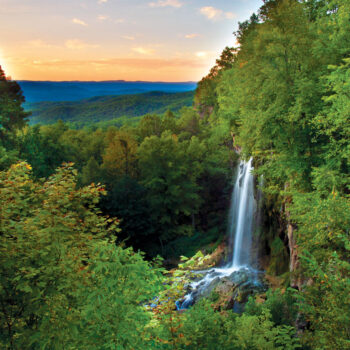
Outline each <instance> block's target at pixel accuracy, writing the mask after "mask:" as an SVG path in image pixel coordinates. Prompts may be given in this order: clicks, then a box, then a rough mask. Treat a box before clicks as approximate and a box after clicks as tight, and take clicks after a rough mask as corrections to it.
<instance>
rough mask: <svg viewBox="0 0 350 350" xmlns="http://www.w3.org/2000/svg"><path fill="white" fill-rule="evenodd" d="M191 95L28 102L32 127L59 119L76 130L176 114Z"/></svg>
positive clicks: (189, 93)
mask: <svg viewBox="0 0 350 350" xmlns="http://www.w3.org/2000/svg"><path fill="white" fill-rule="evenodd" d="M193 97H194V92H193V91H189V92H178V93H167V92H160V91H153V92H147V93H143V94H133V95H122V96H98V97H92V98H89V99H83V100H80V101H63V102H35V103H27V105H26V109H27V110H29V111H31V112H32V115H31V117H30V123H31V124H37V123H40V124H52V123H55V122H57V121H58V120H63V121H65V122H68V123H73V124H75V125H76V126H77V127H82V126H85V125H91V124H94V123H101V122H111V121H113V124H118V120H120V123H121V124H123V123H124V122H125V120H127V119H132V118H135V117H140V116H143V115H145V114H147V113H155V114H163V113H165V112H166V111H167V110H168V109H170V110H172V111H173V112H177V111H179V110H180V109H181V108H182V107H184V106H191V105H192V103H193Z"/></svg>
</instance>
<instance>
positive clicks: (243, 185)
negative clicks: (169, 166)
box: [229, 158, 255, 269]
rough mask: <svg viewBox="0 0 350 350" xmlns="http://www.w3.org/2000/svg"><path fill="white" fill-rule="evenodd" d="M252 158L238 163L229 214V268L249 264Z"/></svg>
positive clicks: (252, 209)
mask: <svg viewBox="0 0 350 350" xmlns="http://www.w3.org/2000/svg"><path fill="white" fill-rule="evenodd" d="M252 161H253V160H252V158H250V160H249V161H248V162H243V161H241V163H240V164H239V171H238V174H237V180H236V183H235V186H234V190H233V193H232V198H231V208H230V215H229V235H230V243H231V246H233V254H232V262H231V263H230V266H229V267H231V268H235V269H239V268H240V267H242V266H246V267H250V265H251V244H252V225H253V216H254V211H255V200H254V178H253V175H252V173H251V172H252V169H253V168H252Z"/></svg>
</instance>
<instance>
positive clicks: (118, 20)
mask: <svg viewBox="0 0 350 350" xmlns="http://www.w3.org/2000/svg"><path fill="white" fill-rule="evenodd" d="M114 22H115V23H118V24H120V23H125V19H124V18H117V19H116V20H115V21H114Z"/></svg>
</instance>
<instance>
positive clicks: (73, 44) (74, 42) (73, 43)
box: [64, 39, 99, 50]
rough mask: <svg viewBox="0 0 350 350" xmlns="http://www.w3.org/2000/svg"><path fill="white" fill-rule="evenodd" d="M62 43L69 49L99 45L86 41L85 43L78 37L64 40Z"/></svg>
mask: <svg viewBox="0 0 350 350" xmlns="http://www.w3.org/2000/svg"><path fill="white" fill-rule="evenodd" d="M64 45H65V47H66V48H67V49H71V50H81V49H88V48H96V47H99V45H94V44H88V43H86V42H84V41H81V40H79V39H70V40H66V42H65V43H64Z"/></svg>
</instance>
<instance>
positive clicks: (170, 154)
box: [138, 132, 203, 240]
mask: <svg viewBox="0 0 350 350" xmlns="http://www.w3.org/2000/svg"><path fill="white" fill-rule="evenodd" d="M202 151H203V148H202V147H201V146H200V143H199V140H198V139H197V138H195V137H194V138H192V139H191V141H184V142H180V141H178V139H177V137H176V136H174V135H171V134H170V133H169V132H164V133H163V134H162V136H161V137H157V136H151V137H149V138H146V139H145V140H144V141H143V143H142V144H141V145H140V148H139V150H138V158H139V166H140V172H141V178H142V181H141V183H142V184H143V185H144V186H145V188H146V189H147V191H148V200H149V203H150V205H151V208H152V218H153V221H154V222H156V223H158V228H157V233H158V235H159V237H160V238H161V239H162V240H168V239H171V238H174V237H176V235H177V234H185V233H186V232H188V231H189V230H190V231H191V226H190V225H188V224H187V225H186V224H184V223H186V221H187V222H188V223H190V222H191V219H190V218H191V215H192V214H195V213H196V212H197V210H198V206H199V203H200V198H199V196H198V185H197V183H196V179H197V178H198V177H199V176H200V174H201V172H202V167H201V165H200V159H201V154H202ZM186 219H187V220H186Z"/></svg>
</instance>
